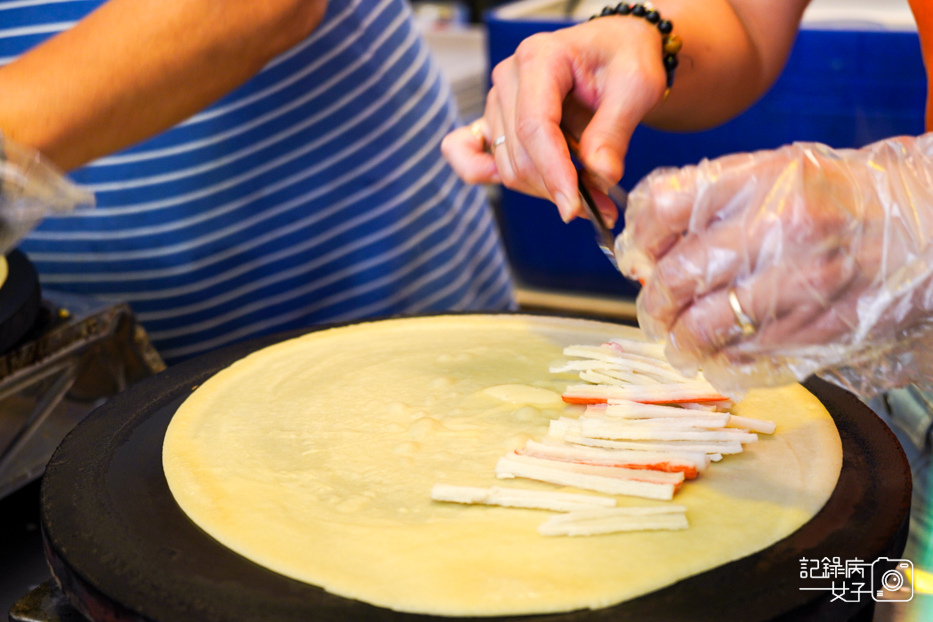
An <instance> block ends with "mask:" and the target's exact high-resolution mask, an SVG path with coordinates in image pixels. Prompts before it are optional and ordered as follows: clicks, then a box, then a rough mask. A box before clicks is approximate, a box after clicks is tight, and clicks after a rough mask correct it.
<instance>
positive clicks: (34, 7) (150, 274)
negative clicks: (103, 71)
mask: <svg viewBox="0 0 933 622" xmlns="http://www.w3.org/2000/svg"><path fill="white" fill-rule="evenodd" d="M102 3H103V0H91V1H89V0H0V62H4V63H5V62H10V61H11V60H13V59H14V58H15V57H16V56H17V55H18V54H21V53H22V52H24V51H26V50H27V49H29V48H30V47H32V46H34V45H36V44H38V43H40V42H41V41H43V40H44V39H46V38H48V37H49V36H52V35H54V34H55V33H57V32H60V31H62V30H64V29H67V28H68V27H70V26H71V25H72V24H74V22H75V21H77V20H79V19H81V18H82V17H83V16H85V15H86V14H87V13H88V12H90V11H91V10H93V9H94V8H96V7H97V6H99V5H100V4H102ZM456 122H457V113H456V110H455V108H454V106H453V104H452V98H451V95H450V89H449V86H448V85H447V83H446V82H445V80H444V79H443V77H442V76H441V74H440V72H439V70H438V67H437V65H436V64H435V63H434V62H433V60H432V59H431V57H430V55H429V53H428V49H427V47H426V45H425V43H424V42H423V40H422V39H421V37H420V36H419V34H418V31H417V29H416V28H415V27H414V25H413V23H412V20H411V15H410V10H409V8H408V6H407V5H406V4H405V2H404V0H330V2H329V4H328V8H327V14H326V17H325V18H324V20H323V21H322V23H321V24H320V26H319V27H318V28H317V30H316V31H315V32H314V33H313V34H312V35H311V36H310V37H308V38H307V39H306V40H305V41H303V42H302V43H301V44H299V45H298V46H296V47H294V48H293V49H291V50H289V51H288V52H286V53H285V54H282V55H281V56H279V57H277V58H275V59H274V60H273V61H272V62H270V63H269V64H268V65H267V66H266V67H265V68H264V69H263V70H262V71H261V72H260V73H259V74H257V75H256V76H254V77H253V79H252V80H250V81H249V82H248V83H247V84H245V85H244V86H242V87H241V88H239V89H237V90H236V91H234V92H232V93H230V94H229V95H228V96H227V97H225V98H224V99H222V100H220V101H218V102H217V103H216V104H214V105H213V106H211V107H210V108H208V109H206V110H204V111H202V112H201V113H199V114H197V115H195V116H194V117H192V118H190V119H188V120H187V121H185V122H183V123H181V124H179V125H178V126H176V127H174V128H172V129H171V130H169V131H167V132H165V133H163V134H160V135H158V136H156V137H154V138H152V139H150V140H148V141H146V142H144V143H142V144H139V145H136V146H134V147H132V148H130V149H127V150H125V151H123V152H121V153H119V154H115V155H111V156H109V157H105V158H102V159H100V160H97V161H95V162H92V163H91V164H89V165H88V166H85V167H84V168H82V169H79V170H77V171H75V172H74V173H73V175H72V177H73V178H74V179H75V180H76V181H78V182H79V183H81V184H83V185H85V186H86V187H88V188H89V189H90V190H92V191H93V192H94V193H95V194H96V196H97V200H98V207H97V208H96V209H94V210H90V211H87V212H83V213H80V214H74V215H72V216H69V217H64V218H50V219H48V220H46V221H45V222H44V223H43V224H42V225H41V226H40V227H39V228H38V229H37V230H36V231H35V232H34V233H33V234H32V235H31V236H30V237H29V239H27V240H26V241H25V242H24V243H23V244H22V245H21V247H20V248H21V249H23V250H24V251H26V253H27V254H28V256H29V257H30V258H31V259H32V261H33V262H34V263H35V264H36V267H37V269H38V270H39V273H40V276H41V280H42V283H43V287H46V288H47V289H52V290H64V291H69V292H78V293H84V294H92V295H96V296H98V297H100V298H103V299H105V300H113V301H127V302H129V303H130V304H131V306H132V307H133V309H134V311H135V312H136V314H137V316H138V318H139V319H140V321H141V322H142V324H143V326H145V327H146V329H147V331H148V333H149V335H150V337H151V338H152V339H153V341H154V343H155V344H156V346H157V347H158V348H159V350H160V352H161V353H162V355H163V356H164V357H165V358H166V360H168V361H176V360H180V359H183V358H187V357H190V356H193V355H196V354H199V353H201V352H204V351H207V350H209V349H212V348H215V347H219V346H223V345H226V344H229V343H232V342H234V341H238V340H241V339H244V338H248V337H254V336H259V335H263V334H268V333H274V332H279V331H284V330H289V329H293V328H300V327H305V326H309V325H313V324H320V323H327V322H339V321H347V320H354V319H361V318H371V317H379V316H386V315H395V314H412V313H430V312H437V311H444V310H499V309H507V308H510V307H511V306H512V305H513V297H512V289H511V283H510V280H509V276H508V271H507V268H506V263H505V258H504V255H503V252H502V249H501V243H500V240H499V237H498V232H497V230H496V228H495V225H494V222H493V219H492V217H491V214H490V211H489V209H488V206H487V204H486V202H485V198H484V194H483V193H482V191H481V190H480V189H478V188H473V187H469V186H466V185H464V184H463V183H462V182H461V181H460V180H459V179H458V178H457V177H456V176H455V174H454V173H453V171H452V170H451V169H450V168H449V167H448V166H447V165H446V163H445V162H444V160H443V158H442V157H441V154H440V141H441V139H442V138H443V136H444V135H445V134H446V133H447V132H448V131H450V129H452V128H453V127H454V126H455V125H456Z"/></svg>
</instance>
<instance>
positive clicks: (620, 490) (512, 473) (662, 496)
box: [496, 455, 676, 501]
mask: <svg viewBox="0 0 933 622" xmlns="http://www.w3.org/2000/svg"><path fill="white" fill-rule="evenodd" d="M542 462H543V461H542ZM496 476H497V477H498V478H499V479H509V478H513V477H523V478H526V479H533V480H537V481H539V482H547V483H550V484H557V485H559V486H573V487H575V488H580V489H583V490H592V491H595V492H602V493H606V494H610V495H628V496H632V497H643V498H646V499H659V500H662V501H669V500H671V499H673V498H674V491H675V490H676V485H675V484H673V483H656V482H642V481H636V480H631V479H619V478H616V477H604V476H602V475H590V474H587V473H574V472H571V471H566V470H563V469H559V468H554V467H553V466H545V465H541V464H535V463H531V462H530V461H527V460H520V459H519V456H514V455H509V456H503V457H501V458H499V461H498V463H496Z"/></svg>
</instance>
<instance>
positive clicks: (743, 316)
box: [729, 287, 758, 337]
mask: <svg viewBox="0 0 933 622" xmlns="http://www.w3.org/2000/svg"><path fill="white" fill-rule="evenodd" d="M729 306H730V307H732V314H733V315H734V316H735V323H736V324H738V325H739V328H741V329H742V336H743V337H751V336H752V335H754V334H755V333H756V332H757V331H758V327H757V326H755V321H754V320H753V319H752V318H751V317H749V315H748V314H747V313H745V310H744V309H743V308H742V305H741V304H739V297H738V296H737V295H736V293H735V288H734V287H733V288H731V289H729Z"/></svg>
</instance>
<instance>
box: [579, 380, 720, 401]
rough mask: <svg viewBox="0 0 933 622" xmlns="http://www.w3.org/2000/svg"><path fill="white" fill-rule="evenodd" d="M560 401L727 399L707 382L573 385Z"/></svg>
mask: <svg viewBox="0 0 933 622" xmlns="http://www.w3.org/2000/svg"><path fill="white" fill-rule="evenodd" d="M561 399H563V400H564V401H565V402H567V403H569V404H605V403H606V402H608V400H611V399H613V400H628V401H631V402H641V403H642V404H676V403H678V402H721V401H725V400H728V399H729V398H728V397H726V396H724V395H721V394H720V393H719V392H718V391H717V390H716V389H714V388H713V387H712V385H710V384H709V383H708V382H706V381H697V380H688V381H686V382H680V383H676V384H675V383H672V384H656V385H630V386H624V387H618V386H612V385H593V384H572V385H570V386H568V387H567V388H566V389H565V390H564V393H563V395H561Z"/></svg>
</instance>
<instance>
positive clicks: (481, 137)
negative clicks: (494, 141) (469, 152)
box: [470, 121, 489, 151]
mask: <svg viewBox="0 0 933 622" xmlns="http://www.w3.org/2000/svg"><path fill="white" fill-rule="evenodd" d="M470 134H473V138H475V139H476V140H478V141H479V147H480V150H481V151H489V142H487V141H486V134H485V132H483V124H482V121H474V122H473V123H472V124H471V125H470Z"/></svg>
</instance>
